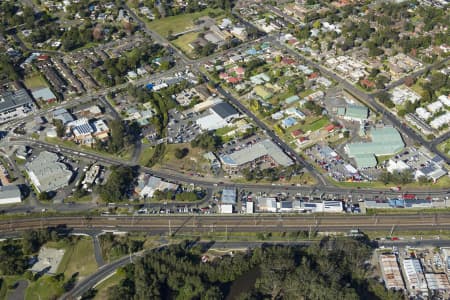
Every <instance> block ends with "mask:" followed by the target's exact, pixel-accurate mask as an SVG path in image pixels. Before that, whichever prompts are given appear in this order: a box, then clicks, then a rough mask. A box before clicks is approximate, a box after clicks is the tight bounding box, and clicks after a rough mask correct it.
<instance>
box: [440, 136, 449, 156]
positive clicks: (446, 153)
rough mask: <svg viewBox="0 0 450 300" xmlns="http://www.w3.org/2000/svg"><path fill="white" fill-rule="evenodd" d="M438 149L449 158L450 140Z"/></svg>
mask: <svg viewBox="0 0 450 300" xmlns="http://www.w3.org/2000/svg"><path fill="white" fill-rule="evenodd" d="M438 149H439V150H441V151H442V152H444V154H445V155H446V156H447V157H450V140H447V141H445V142H443V143H442V144H439V145H438Z"/></svg>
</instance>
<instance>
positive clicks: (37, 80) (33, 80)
mask: <svg viewBox="0 0 450 300" xmlns="http://www.w3.org/2000/svg"><path fill="white" fill-rule="evenodd" d="M25 86H26V87H27V88H28V89H29V90H35V89H39V88H45V87H47V83H46V82H45V80H44V79H43V78H42V76H41V75H39V74H37V75H34V76H32V77H28V78H26V79H25Z"/></svg>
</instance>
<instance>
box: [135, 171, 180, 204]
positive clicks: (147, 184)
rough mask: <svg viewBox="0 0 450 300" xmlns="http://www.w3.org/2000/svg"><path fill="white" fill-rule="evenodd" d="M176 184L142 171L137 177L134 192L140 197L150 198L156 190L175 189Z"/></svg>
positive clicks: (176, 187) (176, 188)
mask: <svg viewBox="0 0 450 300" xmlns="http://www.w3.org/2000/svg"><path fill="white" fill-rule="evenodd" d="M178 187H179V186H178V184H175V183H171V182H167V181H164V180H162V179H161V178H159V177H155V176H151V175H150V174H146V173H142V174H140V175H139V177H138V183H137V186H136V188H135V192H136V193H137V194H138V195H139V196H140V197H141V198H151V197H153V194H154V193H155V192H156V191H161V192H166V191H176V190H178Z"/></svg>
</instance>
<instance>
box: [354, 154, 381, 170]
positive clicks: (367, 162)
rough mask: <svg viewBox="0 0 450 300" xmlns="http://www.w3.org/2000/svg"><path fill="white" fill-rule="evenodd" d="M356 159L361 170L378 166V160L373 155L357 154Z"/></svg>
mask: <svg viewBox="0 0 450 300" xmlns="http://www.w3.org/2000/svg"><path fill="white" fill-rule="evenodd" d="M354 159H355V162H356V166H357V167H358V168H359V169H365V168H373V167H376V165H377V159H376V157H375V155H373V154H357V155H355V157H354Z"/></svg>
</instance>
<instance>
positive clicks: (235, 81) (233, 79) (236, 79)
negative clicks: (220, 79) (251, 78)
mask: <svg viewBox="0 0 450 300" xmlns="http://www.w3.org/2000/svg"><path fill="white" fill-rule="evenodd" d="M240 81H241V80H240V79H239V78H237V77H230V78H228V82H229V83H232V84H236V83H239V82H240Z"/></svg>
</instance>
